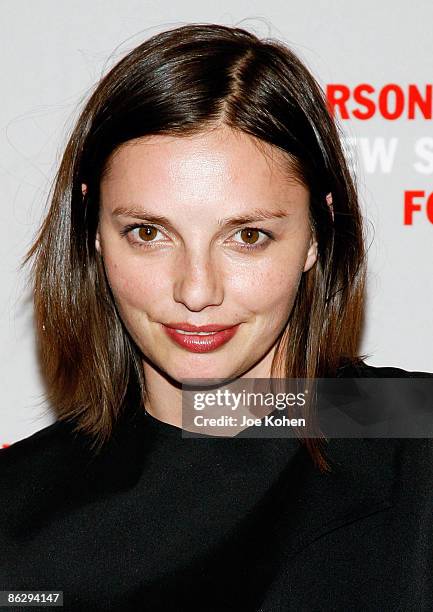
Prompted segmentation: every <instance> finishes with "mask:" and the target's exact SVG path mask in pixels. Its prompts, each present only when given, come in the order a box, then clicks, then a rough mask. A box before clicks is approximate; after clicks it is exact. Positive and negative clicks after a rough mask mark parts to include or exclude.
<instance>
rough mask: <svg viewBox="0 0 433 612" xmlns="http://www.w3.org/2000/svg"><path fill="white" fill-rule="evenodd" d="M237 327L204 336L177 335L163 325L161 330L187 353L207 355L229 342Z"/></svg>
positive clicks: (170, 328) (174, 331) (173, 330)
mask: <svg viewBox="0 0 433 612" xmlns="http://www.w3.org/2000/svg"><path fill="white" fill-rule="evenodd" d="M239 325H240V324H238V325H235V326H234V327H230V328H229V329H223V330H221V331H219V332H215V333H214V334H209V335H206V336H202V335H197V334H179V333H178V332H177V331H176V330H175V329H173V328H172V327H166V326H165V325H163V328H164V330H165V333H166V334H167V335H168V336H169V338H171V339H172V340H174V342H176V344H178V345H179V346H181V347H182V348H185V349H186V350H187V351H191V352H192V353H209V352H210V351H214V350H215V349H217V348H218V347H220V346H222V345H223V344H225V343H226V342H228V341H229V340H231V339H232V338H233V336H234V335H235V334H236V332H237V330H238V328H239Z"/></svg>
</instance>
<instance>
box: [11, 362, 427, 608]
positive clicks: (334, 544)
mask: <svg viewBox="0 0 433 612" xmlns="http://www.w3.org/2000/svg"><path fill="white" fill-rule="evenodd" d="M341 375H342V376H369V377H376V376H379V377H389V378H391V377H402V376H426V374H425V373H419V372H406V371H404V370H401V369H397V368H375V367H373V366H367V365H366V364H362V365H361V366H359V367H358V368H356V370H353V368H348V369H345V370H342V372H341ZM430 376H433V374H432V375H430ZM326 456H327V457H328V460H330V461H331V463H332V466H333V470H332V472H331V473H330V474H323V473H320V472H319V471H318V469H317V468H316V467H314V465H313V464H312V461H311V459H310V456H309V454H308V452H307V451H306V449H305V448H304V447H303V446H302V445H301V444H300V443H299V442H298V441H297V440H296V439H294V438H292V439H282V438H280V439H271V438H215V437H203V438H195V439H194V438H182V436H181V430H180V429H178V428H177V427H174V426H172V425H169V424H166V423H163V422H161V421H158V420H157V419H155V418H153V417H152V416H150V415H148V414H145V413H144V412H133V411H131V413H126V415H125V416H124V417H123V418H122V419H121V420H120V421H119V423H118V425H117V426H116V429H115V433H114V435H113V437H112V439H111V440H110V443H109V444H108V445H107V447H106V448H105V450H104V452H103V453H102V454H101V455H100V456H98V457H97V458H96V459H92V455H91V454H90V451H89V450H88V448H87V446H86V444H85V442H84V438H83V437H82V436H78V435H74V434H73V433H72V426H71V425H69V424H67V423H61V422H59V421H58V422H55V423H53V424H52V425H50V426H48V427H45V428H44V429H42V430H41V431H38V432H37V433H35V434H33V435H31V436H30V437H28V438H26V439H24V440H20V441H19V442H16V443H15V444H13V445H11V446H10V447H8V448H6V449H3V450H1V451H0V502H1V515H0V516H1V518H0V551H1V555H0V590H14V591H18V590H38V591H42V590H43V591H50V590H51V591H52V590H62V591H63V596H64V605H63V609H64V610H65V612H66V611H77V612H78V611H79V612H85V611H87V610H89V611H92V612H93V611H95V612H96V611H101V612H102V611H104V612H105V611H117V612H124V611H128V610H137V611H142V610H143V611H149V612H154V611H155V612H156V611H164V612H170V611H176V612H181V611H185V612H187V611H188V612H191V611H195V610H197V611H198V610H200V611H201V612H205V611H209V612H212V611H215V612H216V611H218V612H224V611H236V612H242V611H244V610H245V611H247V610H248V611H260V612H279V611H286V610H290V611H293V612H299V611H302V610H307V611H316V610H341V611H347V610H360V611H361V610H362V611H363V612H364V611H366V610H371V611H380V612H384V611H386V610H389V611H391V610H392V611H393V612H395V611H396V610H401V611H407V610H414V611H415V610H416V611H424V610H425V611H427V610H428V611H431V610H432V609H433V441H432V440H430V439H405V440H403V439H361V440H359V439H333V440H330V442H329V445H328V447H327V450H326ZM1 609H7V608H1ZM16 609H17V608H15V607H11V608H10V610H16ZM23 609H27V608H23ZM29 609H30V608H29ZM32 609H35V610H42V609H44V608H42V607H34V608H32Z"/></svg>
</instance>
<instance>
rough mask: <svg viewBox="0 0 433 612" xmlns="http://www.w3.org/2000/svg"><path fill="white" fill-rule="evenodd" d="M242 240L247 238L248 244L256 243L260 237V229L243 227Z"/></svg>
mask: <svg viewBox="0 0 433 612" xmlns="http://www.w3.org/2000/svg"><path fill="white" fill-rule="evenodd" d="M241 237H242V240H245V242H247V244H255V243H256V242H257V240H258V239H259V238H260V231H259V230H256V229H248V228H247V229H243V230H241Z"/></svg>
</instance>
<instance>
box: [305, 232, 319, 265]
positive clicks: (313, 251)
mask: <svg viewBox="0 0 433 612" xmlns="http://www.w3.org/2000/svg"><path fill="white" fill-rule="evenodd" d="M316 261H317V241H316V239H315V236H314V235H313V236H312V238H311V240H310V248H309V249H308V253H307V257H306V259H305V264H304V269H303V272H308V270H310V269H311V268H312V267H313V266H314V264H315V263H316Z"/></svg>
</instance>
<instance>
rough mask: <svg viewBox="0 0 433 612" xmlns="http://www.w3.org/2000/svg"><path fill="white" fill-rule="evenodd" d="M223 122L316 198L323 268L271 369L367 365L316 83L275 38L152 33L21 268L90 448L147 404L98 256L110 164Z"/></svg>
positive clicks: (331, 126) (201, 28)
mask: <svg viewBox="0 0 433 612" xmlns="http://www.w3.org/2000/svg"><path fill="white" fill-rule="evenodd" d="M221 124H225V125H227V126H230V127H232V128H234V129H236V130H240V131H241V132H244V133H246V134H249V135H251V136H253V137H255V138H258V139H259V140H261V141H264V142H266V143H269V144H271V145H274V146H275V147H278V148H279V149H281V150H282V151H284V152H285V153H286V154H287V158H288V160H289V161H290V167H291V169H292V171H293V172H294V173H295V176H296V177H297V178H298V179H299V180H301V181H302V183H303V184H304V185H305V186H306V187H307V188H308V190H309V193H310V218H311V223H312V228H313V229H314V232H315V236H316V239H317V242H318V260H317V262H316V264H315V265H314V266H313V267H312V268H311V269H310V270H309V271H308V272H306V273H304V274H303V275H302V279H301V282H300V285H299V289H298V294H297V297H296V301H295V303H294V306H293V309H292V312H291V314H290V317H289V319H288V321H287V325H286V327H285V329H284V330H283V332H282V333H281V334H280V337H279V338H278V341H277V351H276V354H275V358H274V362H273V374H275V373H276V372H278V376H283V377H287V378H316V377H329V376H334V375H335V374H336V372H337V368H338V367H339V366H340V365H341V364H342V362H343V361H349V362H354V361H359V360H360V359H362V358H361V357H358V356H357V346H358V339H359V335H360V330H361V324H362V313H363V300H364V284H365V251H364V248H365V247H364V236H363V226H362V218H361V215H360V211H359V206H358V197H357V192H356V187H355V185H354V182H353V179H352V177H351V174H350V172H349V169H348V166H347V163H346V160H345V157H344V154H343V151H342V146H341V142H340V138H339V132H338V128H337V127H336V124H335V121H334V120H333V118H332V116H331V114H330V112H329V109H328V106H327V102H326V98H325V96H324V93H323V91H322V89H321V88H320V86H319V85H318V84H317V82H316V81H315V79H314V78H313V76H312V75H311V73H310V72H309V70H308V69H307V68H306V66H305V65H304V64H303V63H302V61H300V59H299V58H298V57H297V56H296V55H295V54H294V53H293V52H292V51H291V50H290V49H289V48H288V47H287V46H285V45H284V44H283V43H281V42H279V41H275V40H273V39H263V40H261V39H259V38H258V37H257V36H255V35H254V34H252V33H249V32H247V31H245V30H243V29H240V28H236V27H226V26H222V25H210V24H191V25H186V26H182V27H178V28H175V29H172V30H168V31H165V32H162V33H159V34H157V35H155V36H153V37H151V38H150V39H148V40H146V41H145V42H143V43H142V44H141V45H139V46H138V47H136V48H135V49H133V50H132V51H131V52H130V53H128V55H126V57H124V58H123V59H122V60H121V61H120V62H119V63H118V64H117V65H116V66H114V68H112V69H111V71H110V72H109V73H108V74H107V75H106V76H105V77H104V78H102V80H101V81H100V82H99V83H98V84H97V86H96V88H95V90H94V92H93V94H92V95H91V96H90V99H89V100H88V102H87V104H86V105H85V107H84V110H83V111H82V112H81V115H80V117H79V119H78V121H77V122H76V125H75V127H74V129H73V131H72V134H71V136H70V138H69V142H68V144H67V146H66V150H65V152H64V155H63V158H62V160H61V163H60V167H59V170H58V173H57V175H56V178H55V182H54V185H53V188H52V191H51V193H50V208H49V211H48V214H47V215H46V217H45V219H44V221H43V223H42V226H41V228H40V230H39V233H38V236H37V238H36V240H35V242H34V244H33V245H32V246H31V248H30V249H29V251H28V253H27V254H26V255H25V258H24V261H23V265H25V264H26V263H27V262H28V261H29V260H30V259H32V260H33V261H32V276H31V279H32V283H33V290H34V309H35V324H36V335H37V346H38V350H39V357H40V364H41V370H42V373H43V376H44V379H45V383H46V388H47V399H48V401H49V403H50V404H51V405H52V406H53V408H54V410H55V412H56V415H57V418H58V419H59V420H72V421H73V422H74V423H75V424H76V427H75V429H76V431H80V432H82V433H85V434H88V435H89V436H90V437H91V439H92V440H93V442H92V445H93V447H94V448H96V450H97V452H99V449H100V448H101V447H102V446H103V444H104V443H105V442H106V441H107V440H108V439H109V438H110V436H111V433H112V431H113V426H114V424H115V423H116V421H117V419H118V418H119V417H120V415H121V413H122V412H123V411H124V409H125V405H126V404H127V403H128V401H127V400H128V397H129V393H130V392H131V391H132V392H133V393H135V397H137V398H139V400H138V401H139V403H140V402H142V404H141V407H142V408H143V407H144V403H143V399H144V397H145V380H144V376H143V370H142V361H141V355H140V350H139V348H138V347H137V346H136V344H135V343H134V342H133V340H132V339H131V337H130V335H129V334H128V332H127V330H126V329H125V327H124V325H123V322H122V320H121V318H120V316H119V314H118V312H117V310H116V306H115V303H114V300H113V297H112V294H111V291H110V288H109V285H108V282H107V280H106V276H105V271H104V266H103V261H102V259H101V257H100V255H99V254H98V252H97V251H96V248H95V233H96V228H97V224H98V215H99V186H100V180H101V177H102V175H103V173H104V170H106V168H107V161H108V159H109V157H110V156H111V154H112V153H113V152H114V151H115V150H116V149H117V147H119V146H120V145H122V144H123V143H125V142H127V141H129V140H132V139H135V138H140V137H145V136H148V135H155V134H165V135H174V136H183V135H191V134H194V133H199V132H202V131H204V130H206V129H208V128H212V127H215V126H218V125H221ZM83 183H85V184H86V185H87V193H86V194H85V195H84V196H83V194H82V187H81V186H82V184H83ZM328 193H332V201H333V210H334V219H333V218H332V215H331V211H330V209H329V206H328V205H327V203H326V195H327V194H328ZM138 408H140V406H139V407H138ZM302 443H304V444H305V446H306V447H307V449H308V451H309V452H310V454H311V456H312V458H313V460H314V462H315V463H316V465H317V466H319V468H320V469H322V470H324V469H328V468H329V466H328V464H327V462H326V459H325V458H324V456H323V455H322V452H321V449H320V444H321V443H322V441H321V440H320V439H319V438H307V439H302Z"/></svg>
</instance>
